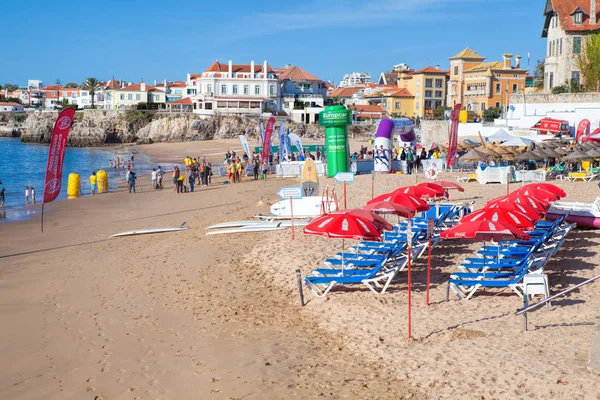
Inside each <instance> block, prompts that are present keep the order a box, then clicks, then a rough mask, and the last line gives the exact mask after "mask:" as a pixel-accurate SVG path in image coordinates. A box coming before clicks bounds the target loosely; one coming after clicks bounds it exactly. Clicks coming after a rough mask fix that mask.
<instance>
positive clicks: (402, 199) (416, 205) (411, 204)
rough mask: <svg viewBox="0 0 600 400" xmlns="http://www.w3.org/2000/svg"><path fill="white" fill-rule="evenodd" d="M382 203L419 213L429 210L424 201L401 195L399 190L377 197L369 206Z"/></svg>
mask: <svg viewBox="0 0 600 400" xmlns="http://www.w3.org/2000/svg"><path fill="white" fill-rule="evenodd" d="M382 201H389V202H391V203H394V204H399V205H401V206H404V207H407V208H410V209H411V210H415V211H417V212H419V211H427V210H429V205H428V204H427V203H425V202H424V201H423V200H421V199H419V198H417V197H414V196H411V195H408V194H404V193H400V192H398V191H397V190H394V191H393V192H391V193H387V194H382V195H381V196H377V197H375V198H374V199H373V200H371V201H369V202H368V203H367V204H368V205H369V204H374V203H380V202H382Z"/></svg>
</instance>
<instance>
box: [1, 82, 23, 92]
mask: <svg viewBox="0 0 600 400" xmlns="http://www.w3.org/2000/svg"><path fill="white" fill-rule="evenodd" d="M4 90H8V91H9V92H14V91H15V90H19V85H15V84H14V83H5V84H4Z"/></svg>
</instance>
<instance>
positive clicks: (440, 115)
mask: <svg viewBox="0 0 600 400" xmlns="http://www.w3.org/2000/svg"><path fill="white" fill-rule="evenodd" d="M446 110H450V107H444V106H438V107H436V108H435V110H433V119H435V120H438V121H443V120H444V119H445V118H444V116H445V111H446Z"/></svg>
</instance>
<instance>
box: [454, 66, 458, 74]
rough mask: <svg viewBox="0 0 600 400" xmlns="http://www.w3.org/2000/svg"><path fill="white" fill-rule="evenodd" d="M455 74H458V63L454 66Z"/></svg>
mask: <svg viewBox="0 0 600 400" xmlns="http://www.w3.org/2000/svg"><path fill="white" fill-rule="evenodd" d="M454 75H458V65H456V66H454Z"/></svg>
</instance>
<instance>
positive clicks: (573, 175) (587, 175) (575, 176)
mask: <svg viewBox="0 0 600 400" xmlns="http://www.w3.org/2000/svg"><path fill="white" fill-rule="evenodd" d="M597 177H598V174H597V173H594V172H570V173H569V176H568V177H567V178H566V179H567V180H568V181H569V182H577V181H578V180H581V181H584V182H589V181H591V180H594V179H595V178H597Z"/></svg>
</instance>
